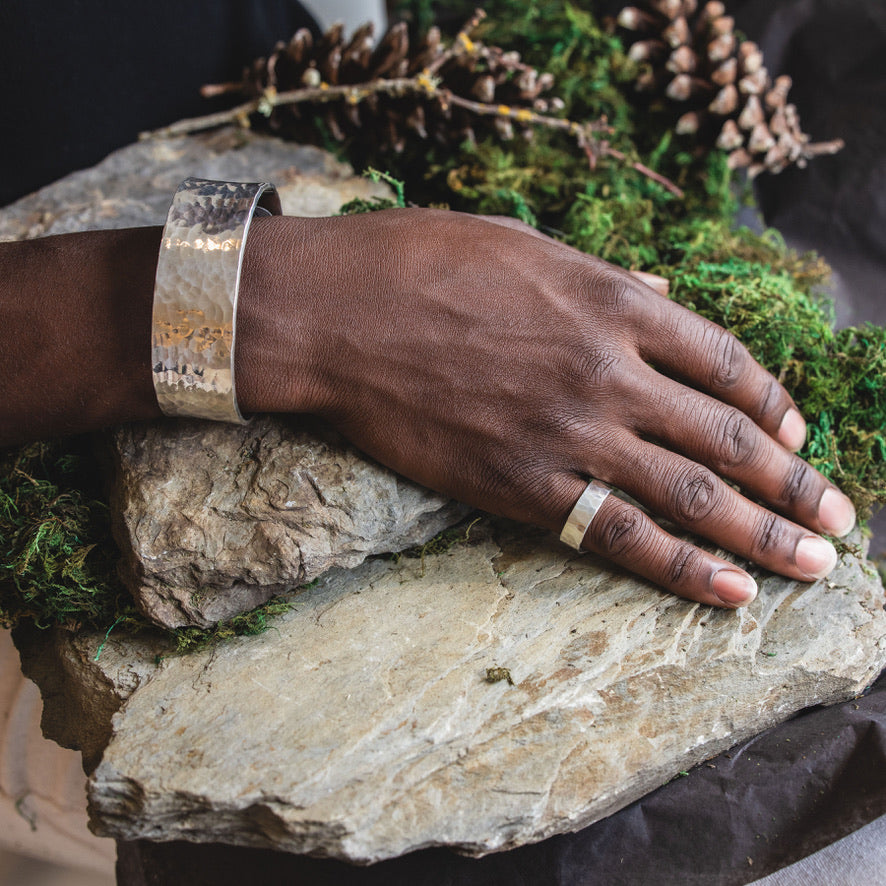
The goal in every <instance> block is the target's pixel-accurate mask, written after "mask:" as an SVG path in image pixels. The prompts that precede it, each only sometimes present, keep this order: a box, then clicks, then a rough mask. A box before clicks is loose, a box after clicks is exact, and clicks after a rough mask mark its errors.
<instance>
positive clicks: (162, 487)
mask: <svg viewBox="0 0 886 886" xmlns="http://www.w3.org/2000/svg"><path fill="white" fill-rule="evenodd" d="M114 443H115V446H114V453H115V462H116V468H117V470H116V478H115V482H114V485H113V496H112V511H113V514H114V519H115V522H116V526H115V535H116V537H117V540H118V543H119V544H120V548H121V550H122V551H123V565H124V569H123V575H124V579H125V580H126V583H127V585H128V586H129V588H130V589H131V591H132V592H133V595H134V596H135V598H136V602H137V603H138V606H139V608H140V609H141V610H142V611H143V612H144V613H145V614H146V615H147V616H148V617H149V618H151V619H152V620H154V621H155V622H157V623H158V624H161V625H165V626H167V627H180V626H182V625H187V624H195V625H199V626H201V627H208V626H210V625H212V624H214V623H216V622H218V621H223V620H224V619H227V618H230V617H231V616H233V615H237V614H239V613H241V612H244V611H246V610H248V609H251V608H253V607H254V606H258V605H259V604H260V603H264V602H265V601H266V600H268V599H270V598H271V597H272V596H274V595H275V594H280V593H282V592H284V591H289V590H292V589H293V588H295V587H297V586H298V585H300V584H303V583H305V582H309V581H311V580H312V579H314V578H316V577H317V576H318V575H320V574H321V573H323V572H325V571H326V570H327V569H329V568H331V567H332V566H356V565H358V564H359V563H362V562H363V560H364V559H365V558H366V557H367V556H369V555H371V554H383V553H388V552H392V551H400V550H402V549H403V548H407V547H410V546H412V545H416V544H421V543H423V542H426V541H427V540H428V539H430V538H431V537H433V536H434V535H436V534H437V533H438V532H440V531H441V530H442V529H445V528H446V527H447V526H451V525H452V524H453V523H457V522H458V521H459V520H460V519H461V518H462V517H463V516H464V515H465V513H466V510H467V509H466V508H465V507H464V506H462V505H459V504H456V503H455V502H452V501H450V500H449V499H447V498H445V497H443V496H440V495H437V494H436V493H433V492H431V491H430V490H428V489H425V488H423V487H421V486H418V485H416V484H415V483H411V482H410V481H408V480H406V479H404V478H403V477H400V476H399V475H397V474H395V473H393V472H392V471H389V470H387V469H386V468H383V467H382V466H381V465H378V464H376V463H375V462H372V461H369V460H368V459H367V458H366V457H365V456H363V455H361V454H360V453H359V452H357V450H355V449H354V448H353V447H351V446H349V445H348V444H347V443H346V442H345V441H344V439H343V438H342V437H340V436H339V435H338V434H336V433H334V432H333V431H330V430H328V429H325V428H324V427H323V426H321V425H319V424H318V423H317V422H305V421H298V420H292V421H286V420H284V419H278V418H270V417H268V416H264V417H259V418H256V419H255V420H253V421H252V422H251V423H250V424H248V425H244V426H236V425H226V424H218V423H214V422H203V421H181V422H176V423H175V424H174V425H173V424H172V423H170V422H163V423H158V424H155V425H131V426H128V427H124V428H121V429H120V430H118V431H117V432H116V434H115V435H114Z"/></svg>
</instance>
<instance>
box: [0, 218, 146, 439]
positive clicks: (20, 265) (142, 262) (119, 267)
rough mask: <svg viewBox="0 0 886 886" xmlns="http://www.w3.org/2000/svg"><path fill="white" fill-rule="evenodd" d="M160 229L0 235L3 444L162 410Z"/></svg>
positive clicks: (0, 423) (0, 412) (0, 430)
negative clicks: (156, 388)
mask: <svg viewBox="0 0 886 886" xmlns="http://www.w3.org/2000/svg"><path fill="white" fill-rule="evenodd" d="M159 242H160V229H159V228H135V229H129V230H122V231H90V232H86V233H81V234H65V235H61V236H57V237H47V238H43V239H38V240H29V241H23V242H15V243H4V244H0V342H2V347H0V391H2V408H0V445H10V444H13V443H17V442H22V441H25V440H29V439H36V438H40V437H46V436H51V435H56V434H68V433H77V432H80V431H86V430H92V429H95V428H99V427H102V426H104V425H108V424H112V423H114V422H118V421H128V420H131V419H138V418H150V417H152V416H156V415H158V414H159V410H158V407H157V401H156V398H155V396H154V392H153V387H152V383H151V373H150V328H151V295H152V292H153V285H154V271H155V268H156V263H157V252H158V247H159Z"/></svg>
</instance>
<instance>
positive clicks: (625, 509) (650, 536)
mask: <svg viewBox="0 0 886 886" xmlns="http://www.w3.org/2000/svg"><path fill="white" fill-rule="evenodd" d="M582 546H583V547H585V548H587V549H588V550H590V551H594V552H595V553H597V554H600V555H602V556H603V557H606V558H607V559H608V560H611V561H612V562H613V563H617V564H618V565H619V566H621V567H623V568H625V569H628V570H630V571H631V572H635V573H637V574H638V575H642V576H643V577H644V578H648V579H649V580H650V581H653V582H655V584H657V585H659V586H660V587H662V588H665V589H666V590H669V591H672V592H673V593H675V594H678V595H679V596H681V597H686V598H687V599H689V600H695V601H696V602H698V603H703V604H705V605H708V606H724V607H727V608H729V609H737V608H738V607H740V606H747V605H748V603H750V602H751V601H752V600H753V599H754V597H756V595H757V584H756V582H755V581H754V579H753V578H751V576H750V575H748V574H747V573H746V572H744V571H743V570H741V569H739V568H738V567H737V566H735V565H734V564H733V563H730V562H728V561H727V560H722V559H721V558H719V557H715V556H714V555H713V554H709V553H707V551H703V550H701V549H700V548H697V547H695V545H692V544H690V543H689V542H687V541H683V540H681V539H678V538H674V536H672V535H670V534H669V533H667V532H665V531H664V529H662V528H661V527H660V526H658V524H656V523H655V522H654V521H653V520H651V519H650V518H649V517H647V516H646V514H644V513H643V512H642V511H641V510H640V509H639V508H636V507H634V506H633V505H630V504H628V503H627V502H624V501H622V500H621V499H620V498H617V497H616V496H614V495H609V496H607V497H606V499H605V500H604V501H603V503H602V505H600V509H599V510H598V511H597V513H596V514H595V515H594V518H593V520H591V524H590V526H589V527H588V530H587V533H586V534H585V538H584V542H583V545H582Z"/></svg>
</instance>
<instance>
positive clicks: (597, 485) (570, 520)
mask: <svg viewBox="0 0 886 886" xmlns="http://www.w3.org/2000/svg"><path fill="white" fill-rule="evenodd" d="M609 491H610V490H609V487H608V486H607V485H606V484H605V483H601V482H600V481H599V480H591V482H590V483H588V485H587V486H586V487H585V491H584V492H583V493H582V494H581V496H580V497H579V499H578V501H577V502H576V503H575V507H574V508H573V509H572V510H571V511H570V513H569V516H568V517H567V518H566V525H565V526H564V527H563V531H562V532H561V533H560V541H562V542H563V543H564V544H567V545H569V546H570V547H571V548H575V549H576V550H577V551H580V550H581V543H582V542H583V541H584V537H585V534H586V533H587V531H588V527H589V526H590V525H591V521H592V520H593V519H594V517H596V516H597V511H599V510H600V506H601V505H602V504H603V502H604V501H605V499H606V496H607V495H609Z"/></svg>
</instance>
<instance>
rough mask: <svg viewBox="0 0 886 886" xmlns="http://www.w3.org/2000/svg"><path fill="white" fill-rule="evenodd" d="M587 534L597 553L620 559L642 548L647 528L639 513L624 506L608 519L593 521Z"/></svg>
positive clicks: (647, 535) (645, 539)
mask: <svg viewBox="0 0 886 886" xmlns="http://www.w3.org/2000/svg"><path fill="white" fill-rule="evenodd" d="M601 516H602V515H601ZM589 534H590V535H591V538H590V541H591V543H592V544H593V545H594V547H595V548H596V549H597V550H598V551H601V552H602V553H604V554H609V555H611V556H613V557H622V556H625V555H627V554H630V553H632V552H636V551H639V550H641V549H642V548H643V547H644V545H645V543H646V541H647V539H648V538H649V527H648V526H647V524H646V521H645V520H644V518H643V515H642V514H641V513H640V511H638V510H637V509H636V508H632V507H630V506H628V505H625V506H623V507H620V508H618V510H617V511H615V512H614V513H612V514H611V515H610V516H609V517H608V518H605V519H602V520H593V521H592V522H591V525H590V530H589Z"/></svg>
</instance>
